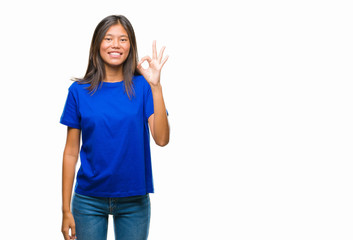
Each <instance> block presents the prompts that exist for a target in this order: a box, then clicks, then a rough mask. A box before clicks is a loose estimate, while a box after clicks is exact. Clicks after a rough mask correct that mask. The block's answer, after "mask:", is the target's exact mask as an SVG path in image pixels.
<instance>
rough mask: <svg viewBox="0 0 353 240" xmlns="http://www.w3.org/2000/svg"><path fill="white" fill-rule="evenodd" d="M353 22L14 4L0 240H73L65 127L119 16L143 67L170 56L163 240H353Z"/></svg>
mask: <svg viewBox="0 0 353 240" xmlns="http://www.w3.org/2000/svg"><path fill="white" fill-rule="evenodd" d="M352 12H353V8H352V5H350V1H339V0H335V1H313V0H305V1H302V0H299V1H298V0H296V1H279V0H278V1H274V0H271V1H260V0H257V1H254V0H248V1H233V2H232V1H222V0H220V1H212V2H210V1H191V0H189V1H151V0H149V1H140V2H136V1H118V0H115V1H67V0H66V1H55V2H51V1H24V0H23V1H11V2H8V3H6V4H5V3H3V2H2V3H1V6H0V20H1V21H0V26H1V29H0V31H1V38H0V59H1V71H0V76H1V94H0V104H1V118H0V119H1V124H0V127H1V132H0V136H1V168H0V184H1V205H0V213H1V215H0V216H1V220H2V221H1V222H2V224H1V229H2V231H1V239H63V238H62V235H61V232H60V228H61V164H62V153H63V149H64V145H65V140H66V127H65V126H64V125H61V124H60V123H59V119H60V116H61V113H62V110H63V107H64V103H65V100H66V96H67V89H68V87H69V86H70V84H71V83H72V82H71V81H70V80H69V79H70V78H71V77H82V76H83V75H84V73H85V70H86V67H87V62H88V52H89V46H90V41H91V37H92V34H93V31H94V28H95V27H96V25H97V24H98V22H99V21H100V20H101V19H103V18H104V17H106V16H108V15H111V14H123V15H125V16H126V17H127V18H128V19H129V20H130V21H131V23H132V25H133V26H134V29H135V32H136V37H137V43H138V50H139V56H140V57H143V56H145V55H150V54H151V50H152V41H153V40H154V39H156V40H157V48H158V49H160V48H161V46H162V45H166V46H167V48H166V51H165V52H166V54H168V55H170V58H169V60H168V62H167V63H166V65H165V67H164V69H163V71H162V80H161V81H162V86H163V92H164V98H165V103H166V106H167V109H168V111H169V114H170V116H169V121H170V126H171V139H170V143H169V145H167V146H166V147H164V148H160V147H158V146H156V145H155V144H154V143H153V142H151V144H152V158H153V172H154V182H155V194H151V203H152V218H151V228H150V238H149V239H151V240H158V239H163V240H165V239H168V240H169V239H170V240H174V239H176V240H180V239H187V240H188V239H192V240H194V239H217V240H218V239H239V240H250V239H251V240H253V239H254V240H255V239H256V240H259V239H271V240H277V239H278V240H283V239H285V240H290V239H293V240H298V239H301V240H303V239H310V240H313V239H320V240H322V239H335V240H336V239H340V240H344V239H352V237H353V232H352V230H353V229H352V224H353V215H352V214H353V204H352V203H353V192H352V180H353V177H352V176H353V175H352V167H353V163H352V160H353V159H352V144H353V127H352V121H353V114H352V101H353V94H352V90H353V89H352V87H353V83H352V63H353V47H352V46H353V44H352V43H353V34H352V23H353V15H352ZM111 226H112V222H110V229H109V239H113V229H112V228H111Z"/></svg>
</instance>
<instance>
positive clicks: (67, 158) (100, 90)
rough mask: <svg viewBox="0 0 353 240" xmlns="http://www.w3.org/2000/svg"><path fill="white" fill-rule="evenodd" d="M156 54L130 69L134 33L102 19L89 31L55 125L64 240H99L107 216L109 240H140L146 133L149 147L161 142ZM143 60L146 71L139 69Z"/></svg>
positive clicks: (146, 188)
mask: <svg viewBox="0 0 353 240" xmlns="http://www.w3.org/2000/svg"><path fill="white" fill-rule="evenodd" d="M164 49H165V47H163V48H162V49H161V51H160V52H159V54H158V55H157V50H156V42H155V41H154V42H153V46H152V57H149V56H146V57H143V58H142V59H141V61H139V62H138V55H137V46H136V39H135V33H134V30H133V28H132V25H131V23H130V22H129V20H128V19H127V18H126V17H124V16H122V15H112V16H108V17H106V18H104V19H103V20H102V21H101V22H100V23H99V24H98V25H97V27H96V29H95V31H94V34H93V38H92V42H91V48H90V54H89V62H88V68H87V71H86V74H85V76H84V77H83V78H82V79H75V82H73V83H72V85H71V86H70V87H69V92H68V96H67V99H66V103H65V107H64V110H63V113H62V115H61V118H60V123H62V124H64V125H66V126H68V128H67V139H66V145H65V150H64V155H63V176H62V201H63V206H62V207H63V208H62V211H63V220H62V233H63V235H64V238H65V240H69V239H76V238H77V239H79V240H91V239H94V240H101V239H106V238H107V227H108V216H109V215H113V219H114V232H115V238H116V239H119V240H127V239H131V240H140V239H141V240H142V239H147V236H148V231H149V223H150V199H149V193H153V191H154V189H153V177H152V168H151V155H150V145H149V142H150V133H149V129H150V131H151V134H152V137H153V139H154V141H155V142H156V144H157V145H159V146H165V145H167V144H168V142H169V123H168V118H167V115H168V112H167V110H166V107H165V104H164V100H163V94H162V86H161V83H160V75H161V69H162V67H163V65H164V64H165V62H166V61H167V59H168V56H167V57H165V58H163V52H164ZM145 61H147V62H148V65H149V67H148V68H143V67H142V66H141V65H142V63H143V62H145ZM81 134H82V146H81V149H80V139H81ZM79 154H80V160H81V166H80V169H79V171H78V173H77V178H76V185H75V191H74V194H73V196H72V199H71V194H72V188H73V181H74V177H75V167H76V163H77V159H78V155H79ZM70 203H71V204H70Z"/></svg>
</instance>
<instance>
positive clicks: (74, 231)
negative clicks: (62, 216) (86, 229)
mask: <svg viewBox="0 0 353 240" xmlns="http://www.w3.org/2000/svg"><path fill="white" fill-rule="evenodd" d="M71 239H76V227H75V226H71Z"/></svg>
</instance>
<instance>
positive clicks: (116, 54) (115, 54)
mask: <svg viewBox="0 0 353 240" xmlns="http://www.w3.org/2000/svg"><path fill="white" fill-rule="evenodd" d="M109 54H111V55H114V56H118V55H121V53H109Z"/></svg>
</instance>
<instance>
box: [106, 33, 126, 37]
mask: <svg viewBox="0 0 353 240" xmlns="http://www.w3.org/2000/svg"><path fill="white" fill-rule="evenodd" d="M105 36H113V37H114V36H115V35H114V34H111V33H108V34H106V35H105ZM118 37H128V36H127V35H124V34H123V35H119V36H118Z"/></svg>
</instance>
